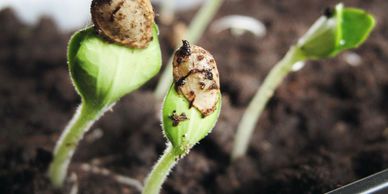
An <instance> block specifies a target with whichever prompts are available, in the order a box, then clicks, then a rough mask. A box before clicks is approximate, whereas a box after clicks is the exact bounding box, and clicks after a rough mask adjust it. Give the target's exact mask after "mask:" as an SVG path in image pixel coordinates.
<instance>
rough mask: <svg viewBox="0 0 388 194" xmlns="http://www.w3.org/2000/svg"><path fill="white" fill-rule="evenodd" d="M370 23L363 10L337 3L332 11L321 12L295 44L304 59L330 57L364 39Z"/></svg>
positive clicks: (371, 22)
mask: <svg viewBox="0 0 388 194" xmlns="http://www.w3.org/2000/svg"><path fill="white" fill-rule="evenodd" d="M374 26H375V19H374V17H373V16H372V15H370V14H368V13H367V12H366V11H363V10H361V9H356V8H344V7H343V5H342V4H338V5H337V6H336V7H335V10H334V14H333V15H332V16H321V17H320V18H319V19H318V20H317V21H316V22H315V23H314V25H313V26H312V27H311V28H310V29H309V31H308V32H307V33H306V34H305V35H304V36H303V37H302V38H301V39H300V40H299V42H298V45H297V46H298V47H299V48H300V49H301V50H302V52H303V53H304V55H305V56H306V58H307V59H322V58H328V57H334V56H336V55H337V54H338V53H340V52H342V51H344V50H347V49H352V48H357V47H358V46H360V45H361V44H362V43H364V41H365V40H366V39H367V38H368V36H369V34H370V33H371V31H372V30H373V28H374Z"/></svg>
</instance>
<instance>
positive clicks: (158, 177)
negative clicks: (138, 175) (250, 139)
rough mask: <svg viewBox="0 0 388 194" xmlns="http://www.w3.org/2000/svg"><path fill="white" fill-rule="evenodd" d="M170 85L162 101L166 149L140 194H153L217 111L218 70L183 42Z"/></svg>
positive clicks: (209, 58)
mask: <svg viewBox="0 0 388 194" xmlns="http://www.w3.org/2000/svg"><path fill="white" fill-rule="evenodd" d="M173 77H174V83H173V84H172V86H171V87H170V90H169V92H168V94H167V96H166V98H165V100H164V104H163V109H162V123H163V124H162V126H163V131H164V134H165V136H166V138H167V139H168V141H169V142H168V143H167V148H166V150H165V151H164V154H163V155H162V156H161V158H160V159H159V161H158V162H157V163H156V164H155V166H154V168H153V170H152V171H151V173H150V174H149V176H148V178H147V179H146V183H145V186H144V190H143V194H157V193H159V192H160V189H161V186H162V184H163V183H164V181H165V180H166V178H167V175H168V174H169V172H170V170H171V169H172V168H173V167H174V165H175V164H176V163H177V161H178V160H179V159H181V158H183V157H184V156H185V155H186V154H188V153H189V151H190V149H191V148H192V147H193V146H194V145H195V144H197V143H198V142H199V141H200V140H201V139H203V138H204V137H205V136H206V135H207V134H208V133H210V132H211V130H212V128H213V127H214V125H215V124H216V122H217V119H218V116H219V114H220V111H221V92H220V85H219V84H220V82H219V75H218V70H217V67H216V62H215V60H214V58H213V56H212V55H211V54H210V53H209V52H207V51H206V50H204V49H203V48H201V47H198V46H195V45H191V46H190V44H189V43H188V42H187V41H184V43H183V46H182V47H180V48H179V49H178V50H177V51H176V52H175V55H174V59H173Z"/></svg>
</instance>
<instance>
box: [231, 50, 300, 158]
mask: <svg viewBox="0 0 388 194" xmlns="http://www.w3.org/2000/svg"><path fill="white" fill-rule="evenodd" d="M304 59H305V57H304V55H303V54H302V53H301V51H300V49H299V48H298V47H295V46H294V47H291V49H290V50H289V51H288V53H287V54H286V56H285V57H284V58H283V59H282V60H281V61H280V62H279V63H278V64H276V65H275V67H273V68H272V70H271V72H270V73H269V74H268V76H267V77H266V78H265V80H264V82H263V84H262V86H261V87H260V89H259V90H258V91H257V92H256V94H255V96H254V97H253V99H252V101H251V102H250V104H249V106H248V108H247V109H246V111H245V113H244V115H243V117H242V120H241V121H240V123H239V126H238V128H237V134H236V137H235V140H234V147H233V152H232V159H236V158H239V157H241V156H243V155H245V152H246V150H247V148H248V144H249V141H250V137H251V136H252V133H253V130H254V129H255V126H256V124H257V121H258V119H259V117H260V115H261V113H262V112H263V110H264V107H265V105H266V104H267V102H268V100H269V99H270V98H271V97H272V95H273V93H274V91H275V89H276V88H277V87H278V86H279V85H280V83H281V82H282V81H283V79H284V78H285V77H286V75H287V74H288V73H289V72H290V71H291V69H292V66H293V65H294V64H295V63H296V62H298V61H303V60H304Z"/></svg>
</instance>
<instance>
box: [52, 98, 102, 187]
mask: <svg viewBox="0 0 388 194" xmlns="http://www.w3.org/2000/svg"><path fill="white" fill-rule="evenodd" d="M103 110H105V109H103ZM103 110H102V111H95V110H94V109H91V108H88V106H85V105H84V104H81V106H79V107H78V109H77V111H76V113H75V115H74V116H73V118H72V120H71V121H70V123H69V124H68V125H67V126H66V128H65V130H64V131H63V133H62V135H61V137H60V139H59V140H58V142H57V144H56V146H55V149H54V158H53V161H52V162H51V164H50V167H49V172H48V175H49V178H50V180H51V182H52V184H53V185H54V186H55V187H61V186H62V185H63V182H64V180H65V178H66V174H67V168H68V166H69V163H70V160H71V158H72V156H73V154H74V151H75V149H76V148H77V145H78V142H79V141H80V140H81V139H82V137H83V136H84V134H85V133H86V132H87V131H88V130H89V128H90V127H91V126H92V124H93V123H94V122H95V121H96V120H97V119H98V118H99V117H100V116H101V115H102V113H103V112H104V111H103Z"/></svg>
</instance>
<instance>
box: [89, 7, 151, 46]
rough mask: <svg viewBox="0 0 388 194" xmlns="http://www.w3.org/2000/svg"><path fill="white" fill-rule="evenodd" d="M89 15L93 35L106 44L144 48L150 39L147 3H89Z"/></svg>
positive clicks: (149, 12) (149, 11)
mask: <svg viewBox="0 0 388 194" xmlns="http://www.w3.org/2000/svg"><path fill="white" fill-rule="evenodd" d="M91 14H92V20H93V23H94V26H95V28H96V30H97V32H98V33H99V34H100V35H101V36H103V37H105V38H106V39H108V40H109V41H112V42H115V43H118V44H121V45H125V46H128V47H131V48H145V47H147V46H148V44H149V43H150V41H151V40H152V25H153V23H154V11H153V9H152V5H151V2H150V0H93V2H92V6H91Z"/></svg>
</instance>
